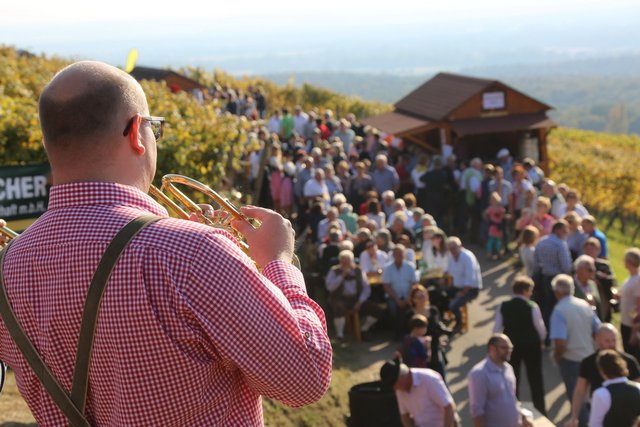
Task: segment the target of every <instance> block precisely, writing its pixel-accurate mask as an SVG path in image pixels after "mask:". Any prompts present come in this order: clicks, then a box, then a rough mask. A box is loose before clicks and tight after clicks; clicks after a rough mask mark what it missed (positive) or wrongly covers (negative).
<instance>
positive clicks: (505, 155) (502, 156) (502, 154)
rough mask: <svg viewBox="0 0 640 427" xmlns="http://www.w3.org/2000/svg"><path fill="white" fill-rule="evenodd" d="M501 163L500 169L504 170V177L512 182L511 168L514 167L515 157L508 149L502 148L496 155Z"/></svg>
mask: <svg viewBox="0 0 640 427" xmlns="http://www.w3.org/2000/svg"><path fill="white" fill-rule="evenodd" d="M496 157H497V158H498V161H499V163H500V167H502V169H503V170H504V176H505V177H506V178H507V181H511V168H512V167H513V157H511V154H510V153H509V150H507V149H506V148H501V149H500V151H498V154H497V155H496Z"/></svg>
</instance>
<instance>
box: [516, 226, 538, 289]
mask: <svg viewBox="0 0 640 427" xmlns="http://www.w3.org/2000/svg"><path fill="white" fill-rule="evenodd" d="M539 236H540V232H539V231H538V229H537V228H536V227H534V226H533V225H527V226H526V227H525V228H524V230H522V235H521V236H520V248H519V249H518V251H519V253H520V261H522V264H523V265H524V270H525V274H526V275H527V276H529V277H533V270H534V268H535V261H534V258H533V254H534V252H535V251H536V244H537V243H538V237H539Z"/></svg>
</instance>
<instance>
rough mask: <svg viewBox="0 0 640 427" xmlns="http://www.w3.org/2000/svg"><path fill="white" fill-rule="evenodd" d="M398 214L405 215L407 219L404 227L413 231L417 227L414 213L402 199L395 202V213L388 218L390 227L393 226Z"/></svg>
mask: <svg viewBox="0 0 640 427" xmlns="http://www.w3.org/2000/svg"><path fill="white" fill-rule="evenodd" d="M398 213H403V214H404V216H405V217H406V221H405V223H404V226H405V227H406V228H407V229H409V230H413V227H414V226H415V225H416V221H415V220H414V219H413V214H412V212H411V211H410V210H409V209H407V204H406V203H405V201H404V199H402V198H398V199H396V200H395V202H393V213H392V214H391V215H389V217H388V218H387V224H389V226H390V225H391V224H393V220H394V219H395V217H396V215H397V214H398Z"/></svg>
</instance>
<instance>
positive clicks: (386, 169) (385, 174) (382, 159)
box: [371, 154, 400, 194]
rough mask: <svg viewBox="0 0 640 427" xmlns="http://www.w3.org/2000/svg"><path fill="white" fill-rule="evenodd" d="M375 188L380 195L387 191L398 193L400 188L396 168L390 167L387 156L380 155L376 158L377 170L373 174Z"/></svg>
mask: <svg viewBox="0 0 640 427" xmlns="http://www.w3.org/2000/svg"><path fill="white" fill-rule="evenodd" d="M371 179H372V180H373V187H374V188H375V189H376V191H377V192H378V194H382V193H384V192H385V191H387V190H392V191H394V192H395V191H398V188H400V177H399V176H398V172H396V170H395V168H392V167H391V166H389V161H388V159H387V156H386V155H384V154H378V155H377V156H376V168H375V170H374V171H373V173H372V174H371Z"/></svg>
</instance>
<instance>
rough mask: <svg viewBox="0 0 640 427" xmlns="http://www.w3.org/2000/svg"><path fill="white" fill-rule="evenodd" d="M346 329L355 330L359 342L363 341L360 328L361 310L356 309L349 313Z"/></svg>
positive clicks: (354, 333) (354, 334)
mask: <svg viewBox="0 0 640 427" xmlns="http://www.w3.org/2000/svg"><path fill="white" fill-rule="evenodd" d="M345 329H346V330H350V331H352V332H353V336H354V337H355V339H356V341H357V342H361V341H362V331H361V330H360V312H359V311H354V312H353V313H351V314H350V315H347V322H346V325H345Z"/></svg>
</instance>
